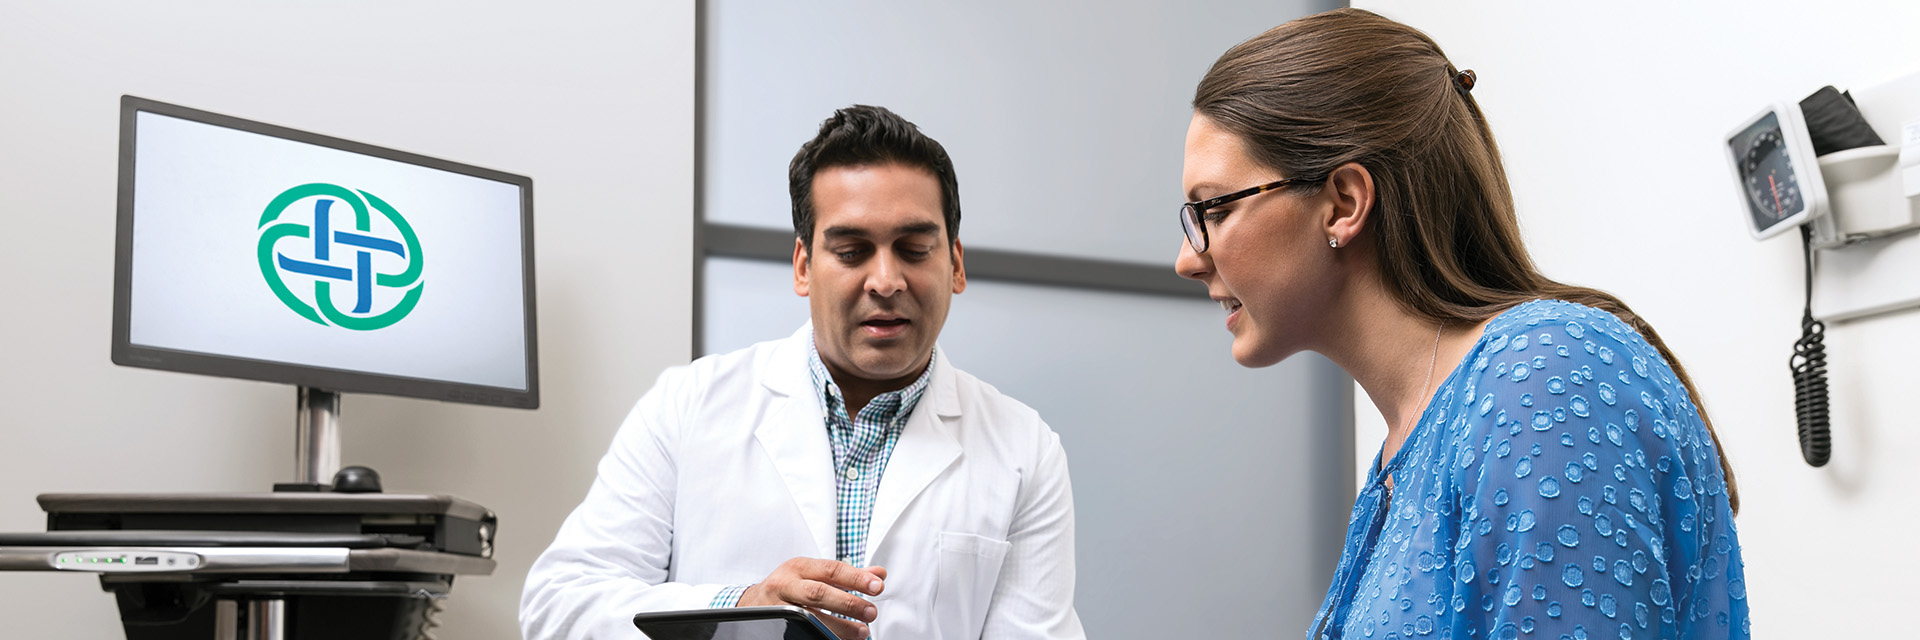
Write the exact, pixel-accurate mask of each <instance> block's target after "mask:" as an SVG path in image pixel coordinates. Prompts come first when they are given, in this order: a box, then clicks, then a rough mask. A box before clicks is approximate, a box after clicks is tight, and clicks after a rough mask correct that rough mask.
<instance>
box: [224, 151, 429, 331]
mask: <svg viewBox="0 0 1920 640" xmlns="http://www.w3.org/2000/svg"><path fill="white" fill-rule="evenodd" d="M308 202H310V203H312V205H313V222H312V224H302V223H300V222H280V221H279V220H280V216H281V214H283V213H286V212H287V209H288V207H292V206H293V205H295V204H303V203H308ZM340 203H345V204H346V206H348V207H350V208H352V209H353V229H352V230H351V231H349V230H345V229H334V228H333V215H332V214H334V213H336V211H335V210H334V207H335V206H336V205H338V204H340ZM369 210H371V211H369ZM372 211H378V212H380V215H381V216H382V217H384V218H385V219H386V221H387V222H388V223H389V224H390V225H391V226H392V227H393V229H394V230H395V231H397V232H398V233H399V236H400V237H399V238H398V239H395V238H391V237H381V236H378V235H374V233H373V217H372ZM259 227H260V245H259V247H260V248H259V255H260V275H261V276H263V277H265V278H266V279H267V287H269V288H271V289H273V294H274V295H276V296H279V298H280V302H281V303H283V304H285V305H287V308H288V309H292V310H293V312H294V313H297V314H300V317H302V318H306V319H308V320H311V321H313V322H315V323H317V324H321V325H331V326H337V327H341V328H344V329H353V330H355V331H372V330H374V329H383V328H386V327H389V326H392V325H393V323H395V322H399V321H400V320H401V319H402V318H405V317H407V314H408V313H412V312H413V307H414V305H416V304H419V303H420V290H421V288H422V287H424V286H425V284H424V283H422V282H421V281H420V270H421V266H422V264H423V263H422V262H421V261H420V238H419V237H418V236H416V235H414V233H413V226H412V225H409V224H407V219H406V218H403V217H401V216H400V212H399V211H395V210H394V208H393V205H390V204H387V203H386V201H384V200H381V199H379V198H377V197H374V195H373V194H371V193H367V192H365V191H355V190H351V189H347V188H345V187H341V186H337V185H331V184H325V183H313V184H303V185H300V186H297V187H294V188H292V189H288V190H286V191H284V192H281V193H280V195H279V196H277V197H275V198H274V199H273V202H271V203H268V204H267V210H266V212H264V213H262V214H260V224H259ZM286 238H309V239H311V240H312V242H310V243H301V242H294V243H289V244H293V245H296V246H297V247H299V248H302V249H304V248H305V247H307V246H311V247H312V249H313V250H312V255H311V256H304V255H303V258H304V257H310V258H311V259H296V258H292V257H288V255H287V254H286V253H283V252H281V251H280V250H279V249H278V247H279V245H280V241H281V240H283V239H286ZM375 253H386V254H393V255H396V256H399V257H400V258H402V259H404V260H406V265H407V267H406V269H405V270H403V271H400V272H399V273H376V272H374V270H373V257H374V254H375ZM335 260H339V261H341V262H346V263H350V264H351V265H352V266H350V267H349V266H338V265H335V264H333V262H334V261H335ZM288 273H292V274H300V275H303V276H311V277H312V278H313V297H312V298H311V300H309V299H306V298H303V297H302V296H299V295H296V294H294V292H293V290H292V289H290V288H288V287H287V283H286V279H285V277H284V275H285V274H288ZM336 282H338V283H340V284H341V285H342V286H352V287H353V292H354V306H353V308H352V309H350V310H348V311H341V310H340V308H339V307H338V306H336V305H335V304H334V300H333V285H334V283H336ZM376 286H377V287H382V288H387V289H405V292H404V293H402V294H401V295H400V300H399V302H397V303H395V304H394V305H393V306H392V307H391V308H388V309H385V310H382V311H379V312H375V311H374V310H373V302H374V295H373V293H374V287H376ZM389 297H390V296H389Z"/></svg>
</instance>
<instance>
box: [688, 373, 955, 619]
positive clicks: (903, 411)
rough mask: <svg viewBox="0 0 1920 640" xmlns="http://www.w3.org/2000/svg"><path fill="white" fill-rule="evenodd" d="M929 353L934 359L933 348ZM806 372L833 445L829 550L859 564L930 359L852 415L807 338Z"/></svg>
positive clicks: (725, 595)
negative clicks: (833, 525) (883, 480)
mask: <svg viewBox="0 0 1920 640" xmlns="http://www.w3.org/2000/svg"><path fill="white" fill-rule="evenodd" d="M933 357H936V358H937V357H939V351H938V349H937V348H936V349H935V352H934V355H933ZM807 372H808V373H809V374H811V376H812V378H813V388H814V389H815V390H816V391H817V392H818V393H819V394H820V399H821V404H822V406H824V407H825V408H826V410H825V412H824V413H825V414H826V415H824V416H822V418H823V420H824V422H826V427H827V438H828V440H830V441H831V442H832V443H833V469H834V478H835V482H834V484H835V488H836V492H835V493H836V500H835V505H836V507H835V509H834V511H835V519H836V522H837V531H838V534H837V536H836V540H835V544H834V546H835V549H834V551H835V553H836V555H837V556H838V557H839V559H840V561H841V562H845V563H847V564H850V565H853V566H856V567H864V566H866V563H867V525H868V524H869V523H870V522H872V520H873V499H874V496H876V495H878V494H879V492H880V476H881V475H882V474H884V473H886V470H887V460H888V459H889V458H892V457H893V446H894V444H896V443H898V442H899V441H900V431H901V429H903V428H905V427H906V426H907V418H909V417H911V416H912V415H913V408H914V407H915V406H918V405H919V404H920V396H921V395H923V394H925V393H926V391H927V383H928V381H930V380H932V379H933V360H932V358H929V359H928V360H927V368H926V371H924V372H922V373H921V374H920V377H919V378H918V379H916V380H914V381H913V384H909V385H907V386H906V387H905V388H902V389H899V390H895V391H889V392H886V393H882V394H880V395H878V396H874V398H873V399H872V400H869V401H867V406H865V407H862V408H861V409H860V414H859V415H856V416H849V415H847V401H846V397H845V396H843V395H842V394H841V393H840V385H838V384H835V383H834V382H833V374H832V373H830V372H828V371H827V365H826V363H825V362H823V361H821V360H820V351H819V349H818V348H816V347H815V346H814V343H813V340H812V339H811V338H809V339H808V341H807ZM749 586H752V585H732V586H729V587H727V588H725V589H721V590H720V593H718V594H716V595H715V596H714V598H713V602H712V604H711V606H712V607H714V608H724V607H731V606H734V605H735V604H738V603H739V602H740V594H742V593H744V592H745V591H746V590H747V587H749Z"/></svg>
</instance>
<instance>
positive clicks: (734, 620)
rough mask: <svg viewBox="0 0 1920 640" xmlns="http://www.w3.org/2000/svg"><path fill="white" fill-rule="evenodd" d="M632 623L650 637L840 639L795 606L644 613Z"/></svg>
mask: <svg viewBox="0 0 1920 640" xmlns="http://www.w3.org/2000/svg"><path fill="white" fill-rule="evenodd" d="M633 626H636V627H639V628H640V632H641V633H644V634H647V637H648V638H649V639H651V640H840V638H839V637H837V636H835V635H833V632H832V631H829V630H827V625H825V624H821V622H820V619H819V618H815V617H814V616H813V614H812V613H809V612H808V611H807V610H805V609H801V608H800V607H795V606H782V607H733V608H728V609H693V610H688V611H658V612H653V613H641V614H636V615H634V616H633Z"/></svg>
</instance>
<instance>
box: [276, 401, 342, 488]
mask: <svg viewBox="0 0 1920 640" xmlns="http://www.w3.org/2000/svg"><path fill="white" fill-rule="evenodd" d="M339 471H340V394H338V393H334V392H332V391H327V390H325V389H315V388H313V387H300V397H299V401H298V404H296V405H295V408H294V423H293V482H291V483H277V484H275V485H273V490H274V491H326V490H328V489H330V488H331V486H330V484H331V483H332V482H333V474H335V473H338V472H339Z"/></svg>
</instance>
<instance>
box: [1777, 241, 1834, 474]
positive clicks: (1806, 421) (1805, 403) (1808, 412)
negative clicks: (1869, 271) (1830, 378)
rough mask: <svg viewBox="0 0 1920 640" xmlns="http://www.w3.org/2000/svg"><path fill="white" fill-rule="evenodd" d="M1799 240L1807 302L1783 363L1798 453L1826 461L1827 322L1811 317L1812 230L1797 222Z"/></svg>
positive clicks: (1809, 461) (1830, 445)
mask: <svg viewBox="0 0 1920 640" xmlns="http://www.w3.org/2000/svg"><path fill="white" fill-rule="evenodd" d="M1800 243H1801V248H1802V250H1803V251H1804V253H1805V255H1806V258H1807V306H1806V309H1805V311H1804V312H1803V313H1802V314H1801V316H1800V339H1799V340H1796V341H1794V343H1793V357H1792V358H1790V359H1788V360H1787V366H1788V368H1789V369H1791V370H1792V371H1793V410H1794V414H1795V416H1796V417H1797V418H1798V419H1799V423H1800V457H1802V458H1805V459H1806V460H1807V464H1810V465H1813V466H1816V467H1819V466H1825V465H1826V464H1827V458H1828V457H1829V456H1830V455H1832V453H1833V437H1832V434H1831V433H1830V431H1829V429H1828V428H1827V345H1826V344H1825V342H1824V340H1825V339H1826V334H1827V324H1826V323H1824V322H1821V321H1819V320H1815V319H1813V231H1812V230H1811V229H1809V228H1808V226H1807V225H1801V226H1800Z"/></svg>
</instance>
